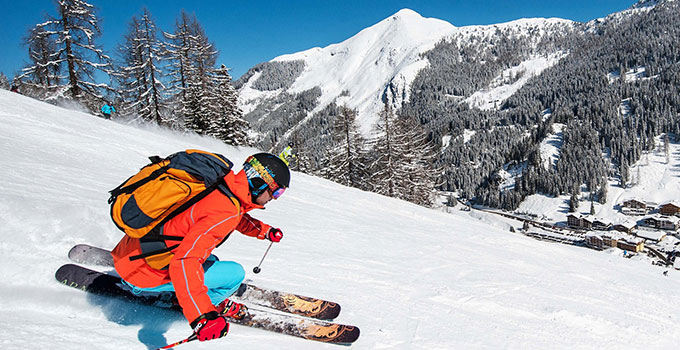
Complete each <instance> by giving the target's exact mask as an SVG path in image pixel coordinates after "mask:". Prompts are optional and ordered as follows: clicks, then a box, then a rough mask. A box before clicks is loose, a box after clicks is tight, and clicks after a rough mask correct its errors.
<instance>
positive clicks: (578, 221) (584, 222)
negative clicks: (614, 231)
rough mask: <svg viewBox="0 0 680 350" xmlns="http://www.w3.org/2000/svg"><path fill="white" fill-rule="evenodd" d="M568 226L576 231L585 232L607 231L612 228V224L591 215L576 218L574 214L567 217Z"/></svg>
mask: <svg viewBox="0 0 680 350" xmlns="http://www.w3.org/2000/svg"><path fill="white" fill-rule="evenodd" d="M567 225H569V227H571V228H575V229H583V230H602V231H606V230H608V229H609V228H610V227H611V224H610V223H608V222H605V221H604V220H602V219H598V218H595V217H593V216H590V215H585V216H584V215H580V216H578V217H577V216H576V215H574V214H569V215H567Z"/></svg>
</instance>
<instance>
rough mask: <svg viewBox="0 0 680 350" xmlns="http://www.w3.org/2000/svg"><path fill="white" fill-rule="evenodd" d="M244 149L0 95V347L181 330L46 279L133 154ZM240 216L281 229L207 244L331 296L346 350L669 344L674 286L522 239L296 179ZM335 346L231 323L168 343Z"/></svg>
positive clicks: (94, 218)
mask: <svg viewBox="0 0 680 350" xmlns="http://www.w3.org/2000/svg"><path fill="white" fill-rule="evenodd" d="M186 148H202V149H209V150H212V151H216V152H221V153H223V154H225V155H227V156H228V157H229V158H231V159H232V160H234V161H235V162H236V163H240V162H241V161H242V160H243V159H244V157H245V156H246V155H247V154H249V153H251V152H252V151H253V150H252V149H236V148H232V147H228V146H225V145H222V144H220V143H219V142H217V141H214V140H212V139H209V138H203V137H197V136H192V135H181V134H176V133H172V132H169V131H164V130H156V129H139V128H133V127H131V126H127V125H123V124H118V123H116V122H111V121H106V120H103V119H100V118H96V117H93V116H90V115H87V114H84V113H80V112H73V111H68V110H64V109H61V108H57V107H53V106H50V105H47V104H44V103H40V102H38V101H35V100H32V99H29V98H26V97H24V96H20V95H17V94H13V93H10V92H6V91H4V90H0V164H2V167H0V172H1V174H2V181H0V197H1V198H2V200H1V201H0V237H2V240H0V276H1V277H2V285H1V286H0V296H1V297H0V338H1V339H2V345H3V349H6V350H10V349H56V350H61V349H64V350H66V349H68V350H72V349H112V350H113V349H116V350H118V349H147V348H155V347H158V346H161V345H165V344H166V343H167V342H170V341H175V340H179V339H183V338H184V337H186V336H187V335H188V334H189V331H190V330H189V327H188V325H187V322H186V321H185V320H184V319H183V318H182V316H181V315H179V314H176V313H172V312H169V311H162V310H155V309H153V308H149V307H143V306H138V305H133V304H129V303H125V302H121V301H115V300H110V299H106V298H98V297H93V296H89V295H87V294H85V293H82V292H80V291H77V290H74V289H71V288H66V287H64V286H62V285H60V284H59V283H57V282H56V281H55V280H54V277H53V276H54V271H55V270H56V269H57V268H58V267H59V266H60V265H61V264H64V263H67V262H68V260H67V258H66V253H67V252H68V250H69V248H70V247H71V246H72V245H73V244H75V243H90V244H94V245H98V246H102V247H107V248H111V247H113V246H114V245H115V244H116V242H117V241H118V239H120V237H121V233H120V232H119V231H118V230H117V229H116V228H115V227H114V225H113V223H112V222H111V221H110V219H109V217H108V206H107V204H106V199H107V197H108V195H107V191H108V190H109V189H111V188H113V187H115V186H116V185H117V184H118V183H119V182H120V181H122V180H124V179H125V178H127V176H129V175H130V174H131V173H132V172H134V171H136V170H137V169H138V168H139V167H140V166H142V165H144V164H145V163H146V161H147V160H146V156H148V155H153V154H159V155H167V154H169V153H172V152H175V151H178V150H182V149H186ZM291 184H292V187H291V189H290V190H289V191H287V192H286V194H285V195H284V196H283V197H282V198H281V199H279V200H278V201H276V202H273V203H271V204H270V205H269V207H268V208H267V210H265V211H257V212H253V213H252V214H253V215H254V216H256V217H259V218H261V219H263V220H265V221H267V222H269V223H271V224H273V225H276V226H279V227H281V228H282V229H283V231H284V232H285V238H284V239H283V241H282V242H281V243H280V244H277V245H275V246H274V247H273V248H272V249H271V251H270V253H269V255H268V257H267V259H266V260H265V262H264V264H263V266H262V272H261V273H260V274H259V275H253V274H250V273H249V272H250V270H251V268H252V267H253V266H255V265H256V264H257V263H258V262H259V259H260V258H261V256H262V254H263V253H264V250H265V249H266V243H264V242H262V241H258V240H255V239H252V238H250V237H246V236H243V235H239V234H235V235H234V237H232V238H231V239H230V240H229V241H228V242H227V244H224V245H223V246H221V247H220V248H218V249H217V250H216V254H217V255H218V256H220V257H221V258H222V259H231V260H235V261H239V262H241V263H242V264H243V265H244V267H245V268H246V271H247V272H248V276H247V278H250V279H252V280H253V282H254V283H257V284H260V285H263V286H270V287H275V288H279V289H282V290H289V291H295V292H299V293H302V294H307V295H312V296H319V297H325V298H328V299H332V300H336V301H338V302H339V303H341V304H342V306H343V311H342V313H341V315H340V317H339V319H338V320H339V321H340V322H345V323H352V324H356V325H358V326H359V327H361V329H362V335H361V338H360V339H359V340H358V342H357V343H356V344H355V345H354V346H353V348H356V349H381V348H382V349H384V348H396V349H497V348H503V349H577V348H581V349H583V348H589V349H593V348H598V349H620V348H624V347H625V348H627V347H631V346H633V347H635V348H649V349H661V348H674V347H675V346H677V340H678V339H680V326H679V325H678V322H679V321H680V320H678V315H679V314H680V290H679V289H678V282H679V281H680V274H679V273H677V272H676V271H670V272H669V274H668V276H664V275H663V274H662V272H663V270H661V269H659V268H656V267H653V266H650V265H649V264H647V263H644V262H636V261H630V260H627V259H621V258H619V257H617V256H612V255H609V254H606V253H599V252H596V251H592V250H588V249H583V248H577V247H571V246H564V245H557V244H548V243H542V242H539V241H535V240H533V239H530V238H526V237H524V236H520V235H517V234H513V233H510V232H509V231H508V229H509V224H508V223H504V222H502V221H499V220H498V219H495V217H494V216H491V215H489V214H483V213H479V212H476V211H473V212H472V213H467V212H462V211H457V210H454V212H453V213H452V214H446V213H442V212H438V211H434V210H430V209H426V208H422V207H418V206H415V205H412V204H409V203H406V202H402V201H398V200H395V199H391V198H386V197H382V196H378V195H375V194H371V193H366V192H361V191H358V190H356V189H352V188H347V187H343V186H340V185H338V184H335V183H332V182H329V181H325V180H322V179H318V178H314V177H310V176H307V175H304V174H300V173H294V174H293V177H292V180H291ZM224 348H228V349H231V348H233V349H312V348H313V349H319V348H328V349H337V347H336V346H332V345H324V344H318V343H313V342H310V341H305V340H300V339H295V338H291V337H287V336H282V335H277V334H271V333H267V332H264V331H259V330H256V329H250V328H245V327H239V326H234V327H232V330H231V333H230V334H229V336H228V337H227V338H225V339H221V340H218V341H212V342H207V343H191V344H186V345H182V346H181V347H178V349H186V350H189V349H224Z"/></svg>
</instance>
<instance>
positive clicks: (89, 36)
mask: <svg viewBox="0 0 680 350" xmlns="http://www.w3.org/2000/svg"><path fill="white" fill-rule="evenodd" d="M55 3H56V6H57V12H58V15H57V17H52V16H48V20H47V21H46V22H44V23H41V24H37V25H36V26H35V28H33V29H32V30H31V33H30V34H29V37H28V39H27V44H28V45H29V47H32V48H33V50H30V51H29V52H31V53H30V54H31V55H32V56H33V55H35V56H33V57H32V58H31V60H32V61H33V63H34V64H33V65H31V66H29V67H26V68H25V69H24V74H23V75H22V76H21V78H22V79H23V78H24V77H27V76H29V75H34V77H38V76H40V78H41V79H42V82H41V81H40V79H39V80H38V82H36V81H35V79H34V80H33V83H34V84H40V85H41V86H43V87H45V86H54V87H56V89H54V90H55V91H56V93H61V92H63V91H62V90H67V91H66V92H67V93H68V95H70V98H73V99H78V100H80V101H81V102H85V103H86V104H88V105H89V107H90V108H92V109H96V108H97V107H98V105H99V102H100V101H101V100H103V99H105V97H104V93H107V92H111V91H112V89H111V88H110V87H109V86H108V85H107V84H101V83H97V82H96V81H95V80H96V78H95V75H96V73H97V72H104V73H107V74H108V73H110V72H111V59H110V58H109V57H108V56H107V55H105V54H104V52H103V50H102V49H100V48H99V47H98V46H97V45H96V43H95V39H97V38H98V37H99V36H100V35H101V32H100V29H99V21H98V20H97V17H96V15H95V8H94V6H93V5H91V4H89V3H87V2H86V1H84V0H57V1H55ZM52 45H54V47H52ZM43 49H45V51H44V52H43V51H42V50H43ZM44 65H45V66H44ZM45 68H47V71H49V72H52V73H45V70H46V69H45ZM62 71H63V72H64V73H65V74H66V76H65V77H64V79H63V82H62V79H61V76H60V75H55V74H54V72H62ZM50 76H51V77H52V78H56V81H54V82H51V81H50V82H48V81H47V80H46V79H47V78H48V77H50ZM44 84H52V85H44ZM52 97H57V98H58V97H61V96H52Z"/></svg>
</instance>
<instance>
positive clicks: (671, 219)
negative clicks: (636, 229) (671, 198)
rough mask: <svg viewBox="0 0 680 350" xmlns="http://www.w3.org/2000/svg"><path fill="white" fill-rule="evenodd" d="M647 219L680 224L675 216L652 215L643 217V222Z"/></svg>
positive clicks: (679, 220) (679, 219)
mask: <svg viewBox="0 0 680 350" xmlns="http://www.w3.org/2000/svg"><path fill="white" fill-rule="evenodd" d="M647 219H654V220H656V221H667V222H672V223H678V222H680V218H679V217H676V216H664V215H661V214H654V215H648V216H645V217H644V219H643V220H647Z"/></svg>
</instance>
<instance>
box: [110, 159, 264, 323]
mask: <svg viewBox="0 0 680 350" xmlns="http://www.w3.org/2000/svg"><path fill="white" fill-rule="evenodd" d="M224 180H225V182H226V184H227V186H228V187H229V189H230V190H231V192H232V193H233V194H234V195H235V196H236V198H235V199H234V200H232V199H231V198H229V196H227V195H225V194H224V193H222V192H221V191H219V190H215V191H213V192H211V193H210V194H209V195H208V196H206V197H205V198H203V199H201V200H200V201H199V202H197V203H196V204H194V205H193V206H191V207H190V208H189V209H187V210H186V211H184V212H182V213H180V214H179V215H177V216H176V217H174V218H172V219H171V220H170V221H168V222H167V223H166V224H165V225H163V234H164V235H168V236H180V237H184V238H183V239H182V241H181V242H180V243H179V246H178V247H177V248H175V249H174V250H172V253H173V254H174V255H172V256H171V258H170V259H169V261H170V263H169V265H167V266H166V267H164V268H161V269H157V268H153V267H151V266H150V265H149V264H148V263H147V261H146V260H145V259H136V260H131V259H130V257H134V256H136V255H139V254H141V248H140V242H139V239H138V238H132V237H130V236H127V235H125V236H124V237H123V239H122V240H121V241H120V242H119V243H118V245H117V246H116V247H115V248H114V249H113V251H112V253H111V254H112V255H113V261H114V264H115V268H116V272H118V274H120V276H121V277H122V278H123V279H124V280H125V281H127V282H128V283H130V284H132V285H134V286H137V287H140V288H150V287H156V286H159V285H161V284H165V283H168V282H172V284H173V287H174V289H175V293H176V295H177V300H178V302H179V305H180V306H181V307H182V311H183V312H184V316H185V317H186V318H187V320H188V321H189V322H192V321H194V320H195V319H196V318H198V317H199V316H200V315H202V314H205V313H207V312H210V311H216V309H215V306H214V305H213V304H212V303H211V301H210V298H209V297H208V293H207V292H208V288H207V287H206V286H205V284H204V283H203V274H204V271H203V267H202V264H203V262H205V260H206V259H207V258H208V257H209V256H210V254H211V252H212V251H213V249H215V247H216V246H217V245H218V244H220V243H221V242H222V241H224V240H225V239H226V238H227V237H228V236H229V234H231V233H232V232H233V231H234V230H237V231H239V232H241V233H243V234H244V235H246V236H251V237H257V238H258V239H264V238H265V235H266V234H267V232H268V231H269V229H270V228H271V226H269V225H267V224H265V223H262V222H261V221H259V220H257V219H254V218H252V217H251V216H250V215H248V214H246V213H247V212H249V211H250V210H253V209H262V208H263V207H262V206H260V205H258V204H255V203H254V202H253V201H254V199H253V198H251V195H250V191H249V189H248V179H247V177H246V174H245V172H243V171H241V172H239V173H238V174H234V172H230V173H229V174H227V175H226V176H225V177H224ZM165 243H166V245H167V246H168V247H170V246H172V245H174V244H177V241H166V242H165Z"/></svg>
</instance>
